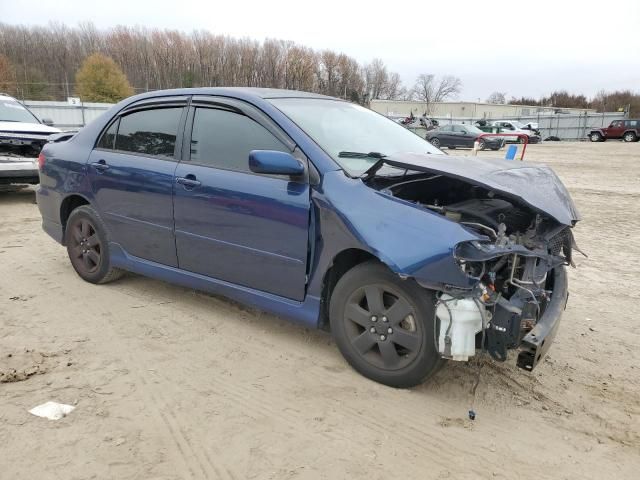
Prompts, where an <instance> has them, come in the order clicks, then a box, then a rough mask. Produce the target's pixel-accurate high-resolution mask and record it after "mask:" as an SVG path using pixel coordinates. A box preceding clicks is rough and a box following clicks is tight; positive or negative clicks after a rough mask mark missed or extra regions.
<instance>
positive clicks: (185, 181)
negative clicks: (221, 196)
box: [176, 174, 202, 189]
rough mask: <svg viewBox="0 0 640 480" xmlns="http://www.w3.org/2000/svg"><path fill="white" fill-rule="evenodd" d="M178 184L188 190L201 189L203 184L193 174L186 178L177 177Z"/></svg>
mask: <svg viewBox="0 0 640 480" xmlns="http://www.w3.org/2000/svg"><path fill="white" fill-rule="evenodd" d="M176 183H179V184H180V185H182V186H183V187H184V188H186V189H190V188H194V187H199V186H200V185H202V182H200V181H199V180H196V176H195V175H192V174H189V175H187V176H185V177H177V178H176Z"/></svg>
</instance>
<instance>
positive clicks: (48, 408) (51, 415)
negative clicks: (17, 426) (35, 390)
mask: <svg viewBox="0 0 640 480" xmlns="http://www.w3.org/2000/svg"><path fill="white" fill-rule="evenodd" d="M75 408H76V407H74V406H72V405H65V404H64V403H56V402H47V403H43V404H42V405H38V406H37V407H33V408H32V409H31V410H29V413H30V414H32V415H35V416H36V417H43V418H48V419H49V420H60V419H61V418H62V417H66V416H67V415H69V414H70V413H71V412H73V410H74V409H75Z"/></svg>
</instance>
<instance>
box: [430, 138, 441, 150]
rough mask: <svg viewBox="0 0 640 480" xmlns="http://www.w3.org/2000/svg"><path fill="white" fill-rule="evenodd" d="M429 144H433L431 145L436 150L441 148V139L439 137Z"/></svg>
mask: <svg viewBox="0 0 640 480" xmlns="http://www.w3.org/2000/svg"><path fill="white" fill-rule="evenodd" d="M429 142H430V143H431V145H433V146H434V147H436V148H440V139H439V138H438V137H434V138H432V139H431V140H429Z"/></svg>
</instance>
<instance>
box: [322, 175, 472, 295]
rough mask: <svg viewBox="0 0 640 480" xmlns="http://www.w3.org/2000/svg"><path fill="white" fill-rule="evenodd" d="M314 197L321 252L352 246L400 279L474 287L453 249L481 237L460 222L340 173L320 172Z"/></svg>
mask: <svg viewBox="0 0 640 480" xmlns="http://www.w3.org/2000/svg"><path fill="white" fill-rule="evenodd" d="M314 200H315V203H316V207H318V210H319V223H320V229H319V231H320V232H321V245H320V249H319V250H320V251H321V252H322V254H321V255H323V256H325V257H331V258H333V256H335V255H336V254H337V253H339V252H340V251H342V250H344V249H347V248H357V249H361V250H364V251H367V252H369V253H371V254H372V255H374V256H375V257H377V258H378V259H380V261H382V262H383V263H385V264H386V265H387V266H388V267H389V268H390V269H391V270H392V271H393V272H395V273H397V274H398V275H400V276H401V277H411V278H414V279H415V280H416V281H417V282H418V283H420V284H421V285H423V286H425V287H428V288H433V289H438V290H445V289H447V287H448V286H453V287H456V288H471V287H472V286H473V285H472V282H471V280H470V279H469V278H468V277H467V276H466V275H465V274H464V273H463V272H462V270H461V269H460V267H459V266H458V264H457V263H456V260H455V259H454V256H453V252H454V248H455V246H456V245H457V244H458V243H460V242H464V241H469V240H477V239H479V238H480V237H479V236H477V235H475V234H473V233H472V232H470V231H468V230H467V229H465V228H463V227H462V226H461V225H459V224H457V223H455V222H453V221H451V220H448V219H446V218H444V217H442V216H440V215H438V214H437V213H434V212H431V211H428V210H426V209H423V208H421V207H419V206H417V205H415V204H413V203H411V202H407V201H405V200H401V199H398V198H395V197H392V196H390V195H387V194H384V193H381V192H379V191H377V190H374V189H372V188H369V187H367V186H366V185H365V184H364V183H363V182H362V180H360V179H352V178H348V177H346V175H345V174H344V173H343V172H342V171H335V172H329V173H327V174H325V175H324V177H323V182H322V194H321V195H317V196H316V197H315V199H314ZM329 263H330V261H329V262H326V264H329ZM322 269H323V268H321V270H322Z"/></svg>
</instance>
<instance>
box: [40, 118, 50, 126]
mask: <svg viewBox="0 0 640 480" xmlns="http://www.w3.org/2000/svg"><path fill="white" fill-rule="evenodd" d="M41 121H42V123H44V124H45V125H48V126H50V127H52V126H53V120H51V119H50V118H43V119H42V120H41Z"/></svg>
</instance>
